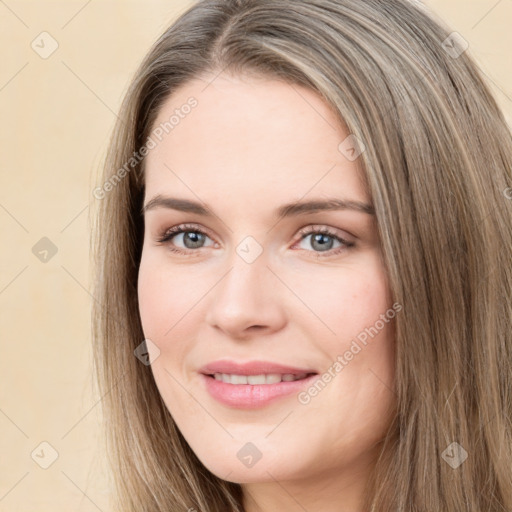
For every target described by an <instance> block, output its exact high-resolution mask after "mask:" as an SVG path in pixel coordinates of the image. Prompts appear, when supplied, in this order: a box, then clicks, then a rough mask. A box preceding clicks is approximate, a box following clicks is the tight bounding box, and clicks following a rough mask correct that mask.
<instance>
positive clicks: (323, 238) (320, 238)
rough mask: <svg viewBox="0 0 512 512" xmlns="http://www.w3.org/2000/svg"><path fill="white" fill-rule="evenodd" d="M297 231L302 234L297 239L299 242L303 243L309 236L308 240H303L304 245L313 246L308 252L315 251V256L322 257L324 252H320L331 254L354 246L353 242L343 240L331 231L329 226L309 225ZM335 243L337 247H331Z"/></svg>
mask: <svg viewBox="0 0 512 512" xmlns="http://www.w3.org/2000/svg"><path fill="white" fill-rule="evenodd" d="M299 233H300V234H301V235H302V238H301V239H300V240H299V243H300V244H304V242H305V240H306V239H308V238H310V237H311V239H310V241H309V242H305V244H304V245H307V246H309V247H313V249H314V251H309V252H314V253H316V254H315V257H320V258H322V257H324V254H322V253H326V254H325V256H333V255H336V254H339V253H341V252H343V251H345V250H347V249H348V248H350V247H353V246H354V243H353V242H349V241H348V240H345V239H344V238H342V237H341V236H339V235H338V234H337V233H335V232H334V231H331V230H330V229H329V228H327V227H325V226H324V227H320V228H318V227H315V226H310V227H308V228H304V229H302V230H300V232H299ZM335 243H338V244H339V245H338V247H337V248H334V249H333V245H334V244H335ZM302 248H304V247H302ZM305 250H308V249H305Z"/></svg>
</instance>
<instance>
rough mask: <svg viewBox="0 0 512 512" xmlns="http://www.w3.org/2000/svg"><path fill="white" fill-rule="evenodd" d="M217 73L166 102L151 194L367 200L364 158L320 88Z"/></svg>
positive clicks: (152, 157)
mask: <svg viewBox="0 0 512 512" xmlns="http://www.w3.org/2000/svg"><path fill="white" fill-rule="evenodd" d="M211 80H212V79H211V78H210V79H209V80H206V79H205V80H200V79H196V80H193V81H191V82H188V83H187V84H185V85H184V86H182V87H181V88H180V89H179V90H177V91H175V92H174V93H173V94H172V95H171V96H170V97H169V98H168V99H167V101H166V102H165V103H164V104H163V106H162V107H161V109H160V111H159V114H158V116H157V119H156V122H155V123H154V126H153V131H152V133H153V134H155V130H159V129H160V131H159V132H158V133H159V134H160V138H161V140H158V137H154V136H153V139H154V140H155V142H156V143H157V144H156V147H155V148H154V149H152V150H151V151H150V152H149V154H148V156H147V157H146V168H145V171H146V176H145V179H146V191H147V195H150V194H156V193H166V192H169V193H171V192H172V193H173V195H176V193H177V192H182V193H183V194H185V195H186V196H187V197H191V193H193V194H195V195H199V196H200V197H201V195H207V196H208V197H209V198H211V199H212V202H214V201H215V198H217V199H218V200H219V201H220V200H222V201H233V202H236V201H238V202H240V204H246V205H247V204H250V203H252V202H258V201H261V199H262V198H263V197H264V199H265V201H266V202H268V201H272V200H273V199H275V202H276V204H277V203H282V202H283V200H285V199H289V200H294V199H295V200H296V199H298V198H301V197H303V196H304V195H306V194H308V193H310V192H311V193H314V195H316V196H318V195H322V194H329V195H331V196H332V195H333V194H334V195H335V194H339V195H341V196H344V197H346V196H351V198H352V199H360V200H368V197H367V195H366V191H365V187H364V183H363V173H362V169H361V167H360V165H359V161H358V160H355V161H351V160H349V159H347V157H346V156H345V154H344V153H343V152H342V151H340V149H339V146H340V144H341V143H342V142H343V141H344V140H345V139H346V138H347V137H348V136H349V135H350V134H349V133H348V132H347V131H346V129H345V128H344V127H343V126H342V124H341V123H340V121H339V120H338V119H337V117H336V116H335V114H334V113H333V112H332V111H331V109H330V107H329V106H328V105H327V104H326V103H325V102H324V101H323V100H322V98H321V97H320V96H319V95H317V93H315V92H314V91H311V90H309V89H306V88H303V87H300V86H297V85H292V84H288V83H286V82H282V81H277V80H269V79H264V78H258V77H257V78H254V77H233V76H228V75H220V76H218V77H217V78H215V79H214V80H213V81H211ZM191 99H192V101H191ZM187 105H194V106H193V107H192V108H190V107H189V106H187ZM230 192H231V193H230ZM205 199H206V198H205Z"/></svg>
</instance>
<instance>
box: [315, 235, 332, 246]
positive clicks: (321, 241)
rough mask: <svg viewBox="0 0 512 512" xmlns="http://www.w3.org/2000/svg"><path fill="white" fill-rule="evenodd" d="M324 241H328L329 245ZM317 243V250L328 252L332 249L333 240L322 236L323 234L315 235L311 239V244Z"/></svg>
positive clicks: (328, 236) (327, 236)
mask: <svg viewBox="0 0 512 512" xmlns="http://www.w3.org/2000/svg"><path fill="white" fill-rule="evenodd" d="M326 239H330V243H329V240H327V241H326ZM317 242H318V243H319V244H320V246H319V248H320V249H321V250H329V249H330V248H331V247H332V243H333V240H332V238H331V236H330V235H324V234H323V233H317V234H316V235H315V236H314V237H313V243H317ZM326 246H328V247H326Z"/></svg>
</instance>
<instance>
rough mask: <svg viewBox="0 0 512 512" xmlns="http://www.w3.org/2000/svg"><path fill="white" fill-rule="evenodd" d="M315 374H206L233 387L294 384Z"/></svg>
mask: <svg viewBox="0 0 512 512" xmlns="http://www.w3.org/2000/svg"><path fill="white" fill-rule="evenodd" d="M312 375H317V373H314V372H313V373H300V374H294V373H266V374H265V373H261V374H258V375H240V374H235V373H212V374H206V376H207V377H210V378H213V379H215V380H216V381H218V382H224V383H225V384H233V385H235V386H240V385H244V384H246V385H250V386H266V385H271V384H279V383H280V382H295V381H297V380H304V379H307V378H308V377H310V376H312Z"/></svg>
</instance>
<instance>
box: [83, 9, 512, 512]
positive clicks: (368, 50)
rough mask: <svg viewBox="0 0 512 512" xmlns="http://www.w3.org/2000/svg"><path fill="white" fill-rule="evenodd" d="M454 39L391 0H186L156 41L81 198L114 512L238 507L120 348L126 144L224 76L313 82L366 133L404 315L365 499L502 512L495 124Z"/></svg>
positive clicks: (132, 270)
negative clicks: (90, 197)
mask: <svg viewBox="0 0 512 512" xmlns="http://www.w3.org/2000/svg"><path fill="white" fill-rule="evenodd" d="M466 46H467V44H466V43H465V42H464V40H463V39H462V38H461V36H459V35H457V34H453V33H452V31H451V30H450V29H449V28H448V27H446V26H445V25H444V23H443V22H442V21H441V20H439V19H437V18H436V17H435V16H434V15H432V14H430V13H429V12H428V11H427V10H426V8H424V7H423V6H422V5H421V4H419V3H412V2H409V1H406V0H366V1H364V2H362V1H359V0H203V1H199V2H197V3H195V4H194V5H193V6H192V7H191V8H190V9H189V10H188V11H187V12H185V13H184V14H183V15H181V16H180V17H179V19H178V20H177V21H175V22H174V23H173V24H172V26H171V27H170V28H169V29H168V30H166V31H165V33H164V34H163V35H162V36H161V37H160V38H159V40H158V41H157V42H156V43H155V45H154V46H153V48H152V49H151V50H150V52H149V54H148V55H147V56H146V58H145V59H144V61H143V62H142V64H141V65H140V67H139V69H138V71H137V73H136V75H135V77H134V79H133V81H132V83H131V86H130V88H129V90H128V92H127V94H126V97H125V99H124V102H123V104H122V107H121V111H120V113H119V122H118V123H117V125H116V127H115V130H114V133H113V136H112V139H111V144H110V148H109V151H108V157H107V159H106V162H105V166H104V171H103V177H102V181H101V183H100V184H99V185H98V188H97V189H95V191H94V196H95V197H96V199H97V206H98V213H97V217H96V225H95V230H94V233H95V238H94V255H95V269H96V270H95V290H94V294H95V298H96V300H95V302H94V309H93V317H92V321H93V341H94V357H95V360H94V363H95V368H96V371H97V382H98V383H99V388H100V392H101V395H102V397H103V399H102V407H103V414H104V418H105V423H104V425H105V441H106V451H107V455H108V458H109V461H110V464H111V470H112V475H113V479H114V487H115V489H114V490H115V497H114V502H115V505H114V506H115V509H116V510H120V511H123V512H135V511H137V512H143V511H152V512H156V511H159V512H164V511H165V512H169V511H173V512H176V511H179V510H183V511H187V510H189V509H190V510H192V509H196V510H198V511H209V512H226V511H227V510H233V511H243V500H242V490H241V486H240V485H238V484H235V483H231V482H226V481H223V480H221V479H219V478H217V477H216V476H214V475H213V474H211V473H210V472H209V471H207V470H206V468H205V467H204V466H203V465H202V463H201V462H200V460H199V459H198V458H197V456H196V455H195V454H194V453H193V452H192V450H191V449H190V447H189V446H188V445H187V443H186V441H185V440H184V438H183V436H182V435H181V433H180V431H179V430H178V428H177V426H176V425H175V423H174V421H173V419H172V417H171V415H170V413H169V412H168V410H167V409H166V407H165V404H164V403H163V401H162V399H161V397H160V395H159V392H158V389H157V387H156V385H155V382H154V380H153V377H152V373H151V368H150V367H149V366H147V365H146V364H142V363H141V360H140V359H139V358H137V357H135V355H134V351H135V350H136V349H137V347H139V346H140V344H141V342H142V341H143V339H144V336H143V332H142V328H141V323H140V318H139V312H138V302H137V274H138V266H139V261H140V255H141V249H142V243H143V230H144V225H143V218H142V217H141V214H140V210H141V206H142V200H143V194H144V174H143V171H144V169H143V167H144V158H143V151H141V148H144V147H145V146H146V147H147V144H148V137H149V136H150V134H151V131H152V129H153V128H154V127H153V123H154V122H155V119H156V116H157V113H158V111H159V108H160V107H161V105H162V103H163V102H164V101H165V100H166V99H167V98H168V97H169V95H171V94H172V93H173V91H175V90H176V89H177V88H178V87H180V86H182V85H184V84H186V83H187V81H189V80H191V79H193V78H197V77H200V76H210V77H211V79H213V78H214V77H215V75H216V74H217V73H219V72H220V71H222V70H224V71H226V72H227V71H229V72H230V73H233V74H242V73H255V74H258V75H262V76H266V77H270V78H278V79H281V80H285V81H287V82H288V83H290V84H298V85H301V86H305V87H308V88H310V89H311V90H314V91H316V92H317V93H318V94H320V95H321V97H322V98H323V99H324V100H325V101H326V102H327V103H328V104H329V105H330V106H332V108H333V111H334V112H335V113H336V115H337V116H339V119H340V121H341V122H343V123H344V124H345V126H346V127H347V128H348V130H349V132H350V133H351V134H354V135H355V136H356V137H357V138H358V139H359V140H361V141H364V144H365V146H366V150H365V151H364V152H363V153H362V155H361V161H362V165H363V168H364V171H365V176H366V181H367V187H368V190H369V192H370V194H371V198H372V201H373V205H374V208H375V212H376V217H377V222H378V229H379V234H380V237H381V241H382V250H383V258H384V261H385V265H386V269H387V273H388V276H389V282H390V286H391V290H392V293H393V297H394V300H395V301H396V302H398V303H400V304H401V305H402V307H403V311H402V312H401V314H400V315H398V316H397V318H396V393H397V396H396V400H397V404H398V406H397V414H396V417H395V418H394V420H393V422H392V424H391V425H390V428H389V432H388V435H387V436H386V438H385V439H384V442H383V448H382V453H381V456H380V458H379V460H378V462H377V464H376V466H375V470H374V472H373V474H372V478H371V480H370V482H369V488H368V492H367V494H366V500H367V502H366V506H365V510H367V511H374V512H377V511H378V512H397V511H403V512H410V511H413V510H414V511H417V512H427V511H428V512H431V511H450V512H455V511H456V512H463V511H465V512H476V511H478V512H498V511H510V510H512V268H511V262H512V188H510V187H512V137H511V133H510V129H509V128H508V127H507V124H506V122H505V120H504V116H503V114H502V112H501V111H500V109H499V108H498V106H497V103H496V101H495V99H494V98H493V96H492V95H491V93H490V92H489V88H488V86H487V85H486V84H485V82H484V80H483V78H482V74H481V72H480V71H479V70H478V68H477V66H476V64H475V63H474V61H473V59H472V58H471V56H470V54H469V53H470V51H469V50H468V49H467V48H466ZM198 108H200V102H199V107H198ZM141 153H142V156H141ZM454 458H455V459H458V461H459V463H456V464H455V463H453V460H454ZM464 459H465V460H464Z"/></svg>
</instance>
